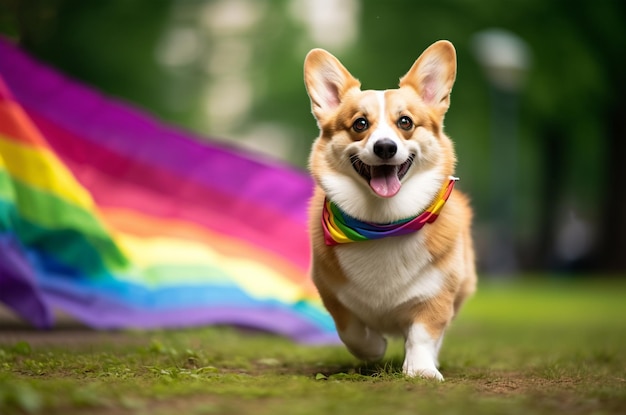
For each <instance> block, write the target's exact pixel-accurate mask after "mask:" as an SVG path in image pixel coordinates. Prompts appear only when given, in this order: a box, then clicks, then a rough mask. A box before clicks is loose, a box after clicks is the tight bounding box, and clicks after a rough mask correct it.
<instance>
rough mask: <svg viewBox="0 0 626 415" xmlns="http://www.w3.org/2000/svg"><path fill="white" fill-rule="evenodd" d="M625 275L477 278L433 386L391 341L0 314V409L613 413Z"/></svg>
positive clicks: (623, 372) (617, 407)
mask: <svg viewBox="0 0 626 415" xmlns="http://www.w3.org/2000/svg"><path fill="white" fill-rule="evenodd" d="M625 293H626V281H625V282H621V281H620V280H617V279H611V280H605V279H598V278H586V279H584V280H572V279H570V278H565V277H560V278H556V277H552V278H550V277H542V278H537V279H528V278H524V279H521V278H520V279H508V280H506V281H502V280H498V281H494V280H490V281H487V280H483V282H482V283H481V286H480V288H479V291H478V294H477V295H476V296H475V297H474V298H473V299H472V300H470V302H469V303H467V305H466V307H465V308H464V309H463V310H462V312H461V315H460V316H459V318H458V319H457V320H456V321H455V322H454V324H453V326H452V328H451V330H450V332H449V334H448V336H447V338H446V341H445V343H444V347H443V349H442V354H441V363H442V367H441V372H442V373H443V375H444V376H445V377H446V381H445V382H443V383H438V382H433V381H426V380H421V379H409V378H405V377H404V376H402V374H401V367H402V357H403V356H402V344H401V342H399V341H394V342H392V343H391V346H390V350H389V351H388V353H387V356H386V357H385V359H384V360H383V361H382V362H380V363H377V364H368V365H366V364H362V363H360V362H358V361H357V360H356V359H354V358H353V357H351V356H350V355H349V353H348V352H346V351H345V349H344V348H343V347H342V346H340V345H337V346H310V345H300V344H294V343H293V342H291V341H289V340H287V339H284V338H280V337H276V336H272V335H269V334H263V333H257V332H251V331H246V330H240V329H235V328H228V327H206V328H194V329H187V330H173V331H122V332H95V331H91V330H88V329H86V328H84V327H81V326H80V325H77V324H76V323H74V322H71V321H69V322H68V321H67V320H63V321H62V322H61V324H59V325H58V327H57V328H55V329H54V330H52V331H49V332H41V331H35V330H32V329H30V328H28V327H26V326H24V324H23V323H21V322H19V321H17V320H16V319H14V318H13V317H12V316H10V315H7V314H6V312H5V313H4V314H3V317H2V318H0V413H1V414H21V413H36V414H70V415H71V414H81V413H89V414H103V415H113V414H156V415H160V414H163V415H165V414H183V413H184V414H214V413H224V414H234V413H237V414H261V415H262V414H275V413H290V414H319V413H358V414H361V415H362V414H380V413H381V412H384V411H393V413H394V415H396V414H404V413H406V414H415V413H447V414H455V413H464V414H466V413H481V414H482V413H487V414H489V413H494V414H495V413H498V414H502V413H533V414H554V413H564V414H565V413H566V414H593V413H598V414H600V413H602V414H618V413H624V412H625V411H626V354H624V353H623V345H624V344H626V320H624V315H626V302H625V301H624V294H625Z"/></svg>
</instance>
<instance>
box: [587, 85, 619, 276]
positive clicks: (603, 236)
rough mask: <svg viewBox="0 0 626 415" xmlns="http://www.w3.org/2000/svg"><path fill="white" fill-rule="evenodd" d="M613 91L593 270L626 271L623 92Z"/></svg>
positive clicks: (608, 117) (608, 118)
mask: <svg viewBox="0 0 626 415" xmlns="http://www.w3.org/2000/svg"><path fill="white" fill-rule="evenodd" d="M621 84H622V86H621V88H618V89H617V90H616V91H615V95H614V96H615V97H618V98H616V99H614V102H615V106H614V107H613V108H611V111H610V113H609V114H608V116H607V124H608V136H607V141H608V143H607V144H608V154H607V177H606V179H605V189H606V191H605V193H604V194H605V200H604V201H603V206H602V208H601V212H602V217H601V221H602V222H601V229H600V235H599V237H600V241H599V242H600V243H599V244H598V252H597V254H596V255H595V260H596V261H597V266H598V268H600V269H604V270H607V271H624V270H626V191H625V190H624V187H625V186H626V102H625V101H624V98H623V97H624V96H626V88H625V87H624V85H623V84H624V82H623V81H622V82H621Z"/></svg>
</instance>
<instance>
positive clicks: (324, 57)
mask: <svg viewBox="0 0 626 415" xmlns="http://www.w3.org/2000/svg"><path fill="white" fill-rule="evenodd" d="M304 83H305V85H306V90H307V92H308V94H309V97H310V98H311V108H312V109H313V114H314V115H315V117H316V118H317V119H318V120H320V121H321V120H323V119H325V116H326V115H330V114H331V113H332V112H333V111H334V110H335V109H336V108H337V106H338V105H339V104H340V103H341V100H342V98H343V96H344V95H345V93H346V92H347V91H349V90H350V89H352V88H359V87H360V86H361V84H360V82H359V81H358V80H357V79H355V78H354V77H353V76H352V75H350V72H348V70H347V69H346V68H345V67H344V66H343V65H342V64H341V62H339V60H338V59H337V58H335V57H334V56H333V55H331V54H330V53H328V52H326V51H325V50H323V49H313V50H312V51H310V52H309V53H308V54H307V55H306V58H305V59H304Z"/></svg>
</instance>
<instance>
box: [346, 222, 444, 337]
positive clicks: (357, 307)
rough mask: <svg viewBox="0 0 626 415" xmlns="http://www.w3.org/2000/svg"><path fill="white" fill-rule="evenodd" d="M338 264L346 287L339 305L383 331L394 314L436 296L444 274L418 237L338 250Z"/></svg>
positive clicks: (351, 244) (358, 245)
mask: <svg viewBox="0 0 626 415" xmlns="http://www.w3.org/2000/svg"><path fill="white" fill-rule="evenodd" d="M336 253H337V258H338V260H339V264H340V265H341V268H342V270H343V272H344V274H345V275H346V277H347V279H348V283H347V284H344V285H342V286H341V287H340V288H339V290H338V293H337V294H338V298H339V299H340V301H341V302H342V303H343V304H344V305H345V306H347V307H348V308H349V309H351V310H352V312H354V313H355V314H357V315H358V316H359V317H360V318H361V319H363V320H364V321H365V322H367V323H368V324H369V325H371V326H374V327H377V328H379V329H380V330H383V331H385V330H386V329H387V328H388V327H386V326H388V325H393V324H394V323H393V321H389V319H392V320H393V317H394V310H396V309H397V308H398V307H400V306H401V305H403V304H405V303H407V302H409V301H414V300H418V301H419V300H424V299H427V298H430V297H433V296H435V295H436V294H437V293H438V292H439V290H440V289H441V287H442V285H443V274H442V273H441V272H440V271H439V270H438V269H437V268H436V267H433V266H432V264H431V256H430V254H429V252H428V249H427V247H426V245H425V243H424V238H423V237H422V234H421V233H417V234H413V235H408V236H402V237H391V238H385V239H380V240H376V241H368V242H355V243H349V244H345V245H341V246H338V247H337V249H336Z"/></svg>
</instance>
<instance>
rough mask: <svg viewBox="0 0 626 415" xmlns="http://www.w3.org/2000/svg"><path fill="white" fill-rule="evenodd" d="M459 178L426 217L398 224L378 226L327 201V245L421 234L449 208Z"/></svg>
mask: <svg viewBox="0 0 626 415" xmlns="http://www.w3.org/2000/svg"><path fill="white" fill-rule="evenodd" d="M457 180H459V179H458V177H453V176H450V178H449V180H448V181H447V182H446V183H445V184H444V186H443V187H442V189H441V191H440V192H439V193H438V194H437V197H435V199H434V200H433V202H432V203H431V204H430V206H428V207H427V208H426V209H425V210H424V211H423V212H422V213H420V214H418V215H416V216H413V217H410V218H407V219H401V220H399V221H396V222H392V223H387V224H382V225H381V224H375V223H370V222H364V221H361V220H359V219H356V218H353V217H351V216H349V215H348V214H347V213H345V212H343V211H342V210H341V209H339V207H338V206H337V205H336V204H334V203H333V202H331V201H330V200H328V199H325V200H324V210H323V213H322V227H323V229H324V242H325V243H326V245H328V246H333V245H338V244H345V243H349V242H358V241H369V240H373V239H381V238H386V237H388V236H401V235H407V234H409V233H412V232H417V231H419V230H420V229H422V228H423V227H424V225H426V224H427V223H432V222H434V221H435V220H436V219H437V217H438V216H439V212H441V209H442V208H443V206H444V205H445V203H446V201H447V200H448V197H450V194H451V193H452V189H453V188H454V184H455V183H456V181H457Z"/></svg>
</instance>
